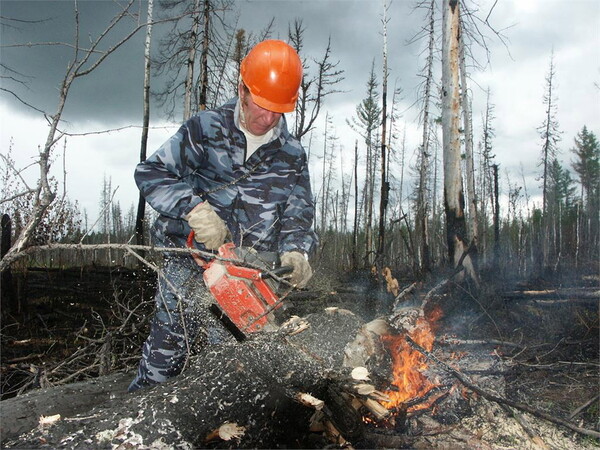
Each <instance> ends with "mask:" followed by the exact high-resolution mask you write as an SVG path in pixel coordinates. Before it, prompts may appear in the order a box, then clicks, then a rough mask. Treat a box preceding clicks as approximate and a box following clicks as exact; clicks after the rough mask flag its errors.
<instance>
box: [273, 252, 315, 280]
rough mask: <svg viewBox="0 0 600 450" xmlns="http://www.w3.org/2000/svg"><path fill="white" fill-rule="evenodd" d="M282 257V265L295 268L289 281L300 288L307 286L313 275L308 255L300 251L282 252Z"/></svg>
mask: <svg viewBox="0 0 600 450" xmlns="http://www.w3.org/2000/svg"><path fill="white" fill-rule="evenodd" d="M280 259H281V265H282V266H291V267H293V268H294V270H293V272H292V273H291V274H290V277H289V280H288V281H289V282H290V283H292V284H295V285H296V287H299V288H302V287H304V286H306V283H308V280H310V277H312V269H311V268H310V264H309V263H308V261H307V259H306V257H305V256H304V255H303V254H302V253H300V252H284V253H282V254H281V258H280Z"/></svg>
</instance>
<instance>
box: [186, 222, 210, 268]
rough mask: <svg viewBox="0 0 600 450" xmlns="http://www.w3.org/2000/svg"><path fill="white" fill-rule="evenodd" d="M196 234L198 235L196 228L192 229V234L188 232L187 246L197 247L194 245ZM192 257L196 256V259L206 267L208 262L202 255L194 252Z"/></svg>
mask: <svg viewBox="0 0 600 450" xmlns="http://www.w3.org/2000/svg"><path fill="white" fill-rule="evenodd" d="M195 235H196V233H195V232H194V230H192V231H190V234H188V237H187V241H186V246H187V248H191V249H195V248H196V246H195V245H194V236H195ZM192 258H194V261H196V262H197V263H198V265H199V266H200V267H203V268H204V266H206V265H207V264H208V262H207V261H205V260H203V259H202V257H201V256H200V255H199V254H197V253H192Z"/></svg>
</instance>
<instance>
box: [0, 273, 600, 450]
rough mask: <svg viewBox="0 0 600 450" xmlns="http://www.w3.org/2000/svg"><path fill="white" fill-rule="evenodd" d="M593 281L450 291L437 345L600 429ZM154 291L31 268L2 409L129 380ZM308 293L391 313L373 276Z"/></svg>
mask: <svg viewBox="0 0 600 450" xmlns="http://www.w3.org/2000/svg"><path fill="white" fill-rule="evenodd" d="M598 274H599V270H598V266H597V265H594V267H589V268H587V269H586V270H581V271H579V272H578V273H569V274H568V275H566V274H562V275H556V274H555V275H554V276H552V277H548V278H545V279H544V278H537V279H535V280H527V281H516V280H512V281H511V280H508V279H507V278H503V279H502V280H499V279H498V278H497V275H498V274H497V273H496V274H494V276H495V278H492V277H491V275H489V274H483V277H482V283H481V286H480V287H479V288H475V287H473V286H469V285H468V284H460V285H458V284H456V285H452V286H451V288H450V289H449V290H448V292H447V293H446V294H444V296H443V297H442V300H441V301H440V302H439V304H440V306H441V307H442V310H443V317H442V318H441V319H439V324H438V325H439V327H438V334H437V336H436V339H437V340H439V341H440V342H444V341H446V340H452V339H454V338H456V337H457V336H459V337H460V339H459V340H460V343H461V344H462V345H463V346H464V348H463V349H464V350H465V351H466V352H468V351H469V349H470V348H471V347H469V346H470V345H474V344H477V343H479V344H481V345H486V346H488V347H489V349H490V351H492V352H495V354H497V355H498V356H500V357H501V358H502V360H503V361H504V363H505V365H506V367H507V369H508V370H507V371H506V373H505V375H504V378H505V382H506V388H505V395H506V397H507V398H509V399H511V400H513V401H515V402H520V403H524V404H527V405H530V406H531V407H533V408H536V409H539V410H540V411H545V412H547V413H550V414H552V415H554V416H556V417H560V418H562V419H564V420H568V421H570V422H572V423H575V424H577V425H578V426H580V427H582V428H587V429H590V430H596V431H598V430H600V408H599V404H600V401H599V398H598V395H599V393H600V392H599V386H600V359H599V357H600V348H599V301H600V277H599V275H598ZM15 278H16V276H15ZM154 282H155V280H154V277H153V276H152V275H150V274H147V273H135V272H134V271H131V270H127V269H121V268H120V269H105V268H86V269H70V270H62V271H57V270H46V269H36V270H29V271H28V273H27V277H26V280H25V279H23V278H21V279H20V280H19V281H18V285H19V289H20V293H21V301H20V303H18V304H16V303H15V304H12V305H9V306H7V305H3V308H2V314H3V316H2V325H1V327H2V328H1V352H0V375H1V378H2V382H1V383H2V399H6V398H11V397H14V396H16V395H19V394H21V393H23V392H27V391H31V390H32V389H36V388H45V387H49V386H57V385H65V384H68V383H72V382H75V381H82V380H86V379H90V378H94V377H97V376H99V375H106V374H110V373H114V372H118V371H132V370H133V369H134V368H135V367H136V365H137V362H138V360H139V356H140V349H141V345H142V343H143V341H144V339H145V338H146V336H147V333H148V318H149V317H150V315H151V311H152V306H153V300H152V297H153V291H154V288H153V286H154ZM16 284H17V283H16ZM407 284H408V282H406V283H404V282H401V288H402V287H403V285H407ZM432 285H433V283H432V284H431V286H432ZM312 286H313V290H311V291H310V292H304V293H303V294H302V295H301V296H300V297H298V298H299V300H297V301H295V304H296V306H295V308H292V312H297V313H300V314H301V313H303V312H307V311H309V310H310V309H314V308H320V307H323V306H338V307H343V308H347V309H350V310H352V311H354V312H355V313H356V314H358V315H360V316H362V317H363V318H364V320H365V321H368V320H370V319H372V318H374V317H376V316H378V315H388V314H390V312H391V307H392V304H393V303H394V302H393V300H394V298H393V296H391V294H388V293H387V292H386V291H385V287H384V286H383V284H378V283H377V281H376V280H373V279H372V278H371V277H370V276H369V275H368V274H352V275H347V276H345V277H341V278H339V279H336V280H332V279H331V278H329V277H324V276H319V275H317V276H316V277H315V280H314V281H313V283H312ZM431 286H423V285H421V286H420V288H419V289H417V290H416V291H415V293H414V294H412V296H409V297H408V298H407V299H406V300H405V301H406V302H408V303H410V302H411V301H418V299H419V297H422V295H424V293H426V292H427V289H429V288H430V287H431ZM300 298H301V299H300ZM306 298H308V300H306ZM292 300H294V299H292ZM11 310H12V311H11ZM0 407H1V403H0ZM588 440H590V442H591V443H592V445H595V444H598V443H597V441H594V440H593V439H592V438H588Z"/></svg>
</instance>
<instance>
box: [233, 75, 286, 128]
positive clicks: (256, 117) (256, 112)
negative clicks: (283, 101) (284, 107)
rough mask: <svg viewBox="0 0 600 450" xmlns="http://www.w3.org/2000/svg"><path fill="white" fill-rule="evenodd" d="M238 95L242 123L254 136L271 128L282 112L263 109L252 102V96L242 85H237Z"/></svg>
mask: <svg viewBox="0 0 600 450" xmlns="http://www.w3.org/2000/svg"><path fill="white" fill-rule="evenodd" d="M239 95H240V100H241V101H240V103H241V107H242V109H243V110H244V114H243V117H244V118H245V121H244V123H243V125H244V126H245V127H246V129H247V130H248V131H249V132H250V133H252V134H254V135H255V136H262V135H263V134H265V133H267V132H268V131H269V130H271V129H272V128H273V127H274V126H275V125H277V122H279V119H280V118H281V116H282V114H281V113H277V112H273V111H269V110H268V109H264V108H262V107H260V106H258V105H257V104H256V103H254V100H252V96H251V95H250V92H248V91H247V90H246V89H245V88H244V87H243V86H240V87H239Z"/></svg>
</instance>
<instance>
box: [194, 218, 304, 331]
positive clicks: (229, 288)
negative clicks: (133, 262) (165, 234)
mask: <svg viewBox="0 0 600 450" xmlns="http://www.w3.org/2000/svg"><path fill="white" fill-rule="evenodd" d="M187 246H188V248H195V247H194V231H193V230H192V231H191V232H190V234H189V235H188V238H187ZM217 254H218V256H219V258H218V259H217V258H215V259H212V260H210V261H205V260H204V259H202V257H200V255H198V254H192V256H193V258H194V260H195V261H196V262H197V263H198V265H200V267H202V268H203V269H204V273H203V278H204V283H205V284H206V287H207V288H208V290H209V291H210V293H211V294H212V297H213V300H214V302H213V303H212V304H211V306H210V310H211V311H212V312H213V313H214V314H215V315H216V316H217V318H218V319H219V320H221V322H222V323H223V324H224V325H225V327H226V328H227V329H228V330H229V331H230V332H231V333H232V334H233V335H234V336H235V338H236V339H238V340H239V341H242V340H244V339H246V338H248V337H249V336H250V334H252V333H256V332H259V331H275V330H277V329H278V328H279V324H280V323H281V319H282V318H283V317H282V316H283V312H284V311H285V309H286V307H285V305H284V304H283V299H280V298H279V296H278V294H277V292H278V291H280V290H281V288H282V287H281V286H280V284H281V283H280V282H278V281H277V280H276V279H275V278H274V276H275V277H279V276H281V275H285V274H286V273H290V272H292V270H293V268H292V267H289V266H284V267H277V268H276V267H275V265H276V262H277V261H276V260H277V258H276V256H277V255H276V253H274V252H264V253H259V252H255V251H253V250H250V249H248V248H245V247H236V246H235V244H234V243H233V242H227V243H225V244H223V245H222V246H221V247H219V249H218V252H217ZM248 265H252V266H253V267H248ZM254 267H260V268H261V269H256V268H254Z"/></svg>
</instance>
